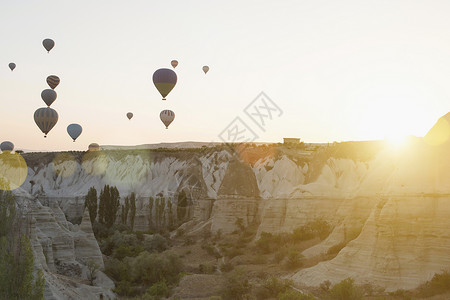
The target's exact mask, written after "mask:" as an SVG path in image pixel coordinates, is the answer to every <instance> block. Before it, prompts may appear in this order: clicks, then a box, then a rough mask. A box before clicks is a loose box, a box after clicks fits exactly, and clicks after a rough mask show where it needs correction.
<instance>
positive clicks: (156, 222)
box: [155, 198, 160, 229]
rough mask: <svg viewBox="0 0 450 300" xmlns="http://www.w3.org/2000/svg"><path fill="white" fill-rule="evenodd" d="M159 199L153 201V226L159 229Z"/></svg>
mask: <svg viewBox="0 0 450 300" xmlns="http://www.w3.org/2000/svg"><path fill="white" fill-rule="evenodd" d="M159 201H160V199H159V198H156V199H155V226H156V228H157V229H159V225H160V224H159Z"/></svg>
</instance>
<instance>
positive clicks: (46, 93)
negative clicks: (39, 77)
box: [41, 89, 57, 107]
mask: <svg viewBox="0 0 450 300" xmlns="http://www.w3.org/2000/svg"><path fill="white" fill-rule="evenodd" d="M56 97H57V94H56V92H55V91H54V90H51V89H45V90H43V91H42V93H41V98H42V100H44V102H45V104H47V106H49V107H50V105H52V103H53V102H54V101H55V100H56Z"/></svg>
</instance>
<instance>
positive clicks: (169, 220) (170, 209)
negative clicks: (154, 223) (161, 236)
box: [167, 199, 173, 230]
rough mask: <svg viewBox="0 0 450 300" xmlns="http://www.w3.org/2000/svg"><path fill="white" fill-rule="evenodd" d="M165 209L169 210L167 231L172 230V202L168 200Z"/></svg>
mask: <svg viewBox="0 0 450 300" xmlns="http://www.w3.org/2000/svg"><path fill="white" fill-rule="evenodd" d="M167 207H168V209H169V211H168V214H169V215H168V220H167V221H168V226H169V230H172V229H173V212H172V201H170V199H169V201H168V202H167Z"/></svg>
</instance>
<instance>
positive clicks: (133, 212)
mask: <svg viewBox="0 0 450 300" xmlns="http://www.w3.org/2000/svg"><path fill="white" fill-rule="evenodd" d="M135 217H136V195H135V194H134V192H132V193H131V195H130V222H131V231H133V229H134V218H135Z"/></svg>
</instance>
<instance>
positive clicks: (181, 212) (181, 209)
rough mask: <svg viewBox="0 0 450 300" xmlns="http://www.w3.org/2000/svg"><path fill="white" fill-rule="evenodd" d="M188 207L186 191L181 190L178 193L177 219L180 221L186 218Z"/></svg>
mask: <svg viewBox="0 0 450 300" xmlns="http://www.w3.org/2000/svg"><path fill="white" fill-rule="evenodd" d="M186 208H187V197H186V192H185V191H184V190H181V192H180V193H179V194H178V202H177V219H178V221H179V222H184V220H185V218H186V210H187V209H186Z"/></svg>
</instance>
